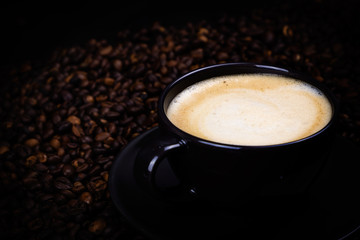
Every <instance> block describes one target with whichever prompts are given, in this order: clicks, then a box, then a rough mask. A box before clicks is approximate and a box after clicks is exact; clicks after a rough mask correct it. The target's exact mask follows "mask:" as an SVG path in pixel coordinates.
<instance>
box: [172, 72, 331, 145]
mask: <svg viewBox="0 0 360 240" xmlns="http://www.w3.org/2000/svg"><path fill="white" fill-rule="evenodd" d="M331 115H332V108H331V105H330V103H329V101H328V99H327V98H326V97H325V96H324V94H323V93H322V92H321V91H320V90H318V89H317V88H315V87H313V86H312V85H310V84H308V83H305V82H303V81H300V80H296V79H292V78H287V77H282V76H278V75H264V74H241V75H229V76H222V77H215V78H211V79H207V80H204V81H201V82H198V83H196V84H194V85H192V86H190V87H188V88H186V89H184V90H183V91H182V92H180V93H179V94H178V95H177V96H176V97H175V98H174V99H173V100H172V101H171V103H170V105H169V107H168V109H167V117H168V118H169V119H170V121H171V122H172V123H173V124H174V125H175V126H177V127H178V128H180V129H182V130H183V131H185V132H187V133H189V134H191V135H194V136H196V137H199V138H202V139H206V140H210V141H213V142H218V143H225V144H234V145H250V146H259V145H274V144H281V143H286V142H292V141H296V140H299V139H302V138H305V137H307V136H310V135H312V134H314V133H316V132H318V131H319V130H321V129H322V128H323V127H324V126H325V125H326V124H327V123H328V122H329V121H330V119H331Z"/></svg>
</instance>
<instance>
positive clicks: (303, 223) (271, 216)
mask: <svg viewBox="0 0 360 240" xmlns="http://www.w3.org/2000/svg"><path fill="white" fill-rule="evenodd" d="M161 134H162V133H161V130H160V129H159V128H158V127H156V128H153V129H151V130H149V131H147V132H145V133H144V134H142V135H140V136H139V137H137V138H136V139H134V140H133V141H131V142H130V143H129V144H128V145H127V146H126V147H125V148H124V149H123V150H122V151H121V152H120V153H119V154H118V155H117V157H116V159H115V161H114V163H113V166H112V169H111V172H110V176H109V187H110V194H111V198H112V200H113V202H114V204H115V206H116V207H117V209H118V210H119V212H120V213H121V215H122V217H123V218H125V219H126V220H127V221H128V222H129V223H131V225H132V226H133V227H134V228H136V229H137V230H138V231H140V232H142V233H143V234H144V235H145V236H146V237H148V238H149V239H154V240H184V239H187V240H199V239H208V240H209V239H211V240H223V239H247V240H252V239H254V240H258V239H277V240H289V239H292V240H300V239H301V240H303V239H316V240H317V239H328V240H345V239H346V240H352V239H358V238H357V237H359V236H360V217H359V216H360V204H359V202H360V194H359V189H360V174H358V171H359V170H358V169H359V168H360V162H359V161H358V156H359V154H360V149H359V147H358V146H355V145H354V144H352V143H351V142H349V141H347V140H346V139H343V138H336V139H335V142H334V147H332V146H329V149H328V151H329V156H328V157H327V158H326V164H325V165H324V167H323V169H322V170H321V171H320V174H319V175H318V176H317V177H316V178H315V180H314V182H313V184H311V186H310V187H309V189H308V191H306V193H303V194H297V195H287V196H281V195H272V196H262V197H260V196H259V197H256V198H254V199H253V201H252V202H251V203H250V204H248V205H247V207H246V208H238V207H237V206H235V205H222V206H214V205H213V204H212V202H210V201H207V200H206V199H201V198H196V199H194V200H193V201H176V202H175V201H164V199H162V198H159V197H157V196H154V195H153V194H149V193H148V192H147V191H145V190H144V188H143V186H141V185H140V184H139V181H138V180H137V179H136V178H135V174H134V173H135V172H138V171H140V170H141V169H137V167H136V165H135V162H137V156H138V153H139V151H141V149H142V148H144V147H146V146H148V144H149V142H156V141H157V140H158V139H159V137H160V136H161ZM156 182H157V185H158V186H159V187H161V188H168V187H170V186H174V185H178V184H179V179H178V178H177V177H176V176H175V174H174V172H173V171H172V169H171V167H170V165H169V162H168V160H167V159H164V160H163V161H162V162H161V163H160V164H159V167H158V170H157V175H156Z"/></svg>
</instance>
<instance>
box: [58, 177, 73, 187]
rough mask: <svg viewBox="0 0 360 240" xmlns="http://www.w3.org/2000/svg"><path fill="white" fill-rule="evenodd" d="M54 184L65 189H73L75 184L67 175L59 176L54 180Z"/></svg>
mask: <svg viewBox="0 0 360 240" xmlns="http://www.w3.org/2000/svg"><path fill="white" fill-rule="evenodd" d="M54 186H55V187H56V188H57V189H59V190H65V189H71V188H72V187H73V184H72V182H71V181H70V180H69V179H68V178H66V177H58V178H56V179H55V181H54Z"/></svg>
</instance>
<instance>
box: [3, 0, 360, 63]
mask: <svg viewBox="0 0 360 240" xmlns="http://www.w3.org/2000/svg"><path fill="white" fill-rule="evenodd" d="M313 2H315V4H313ZM310 3H312V4H310ZM316 3H318V6H319V7H318V9H315V10H314V9H313V8H314V5H315V8H316ZM284 4H288V5H291V7H292V8H295V9H298V11H299V12H303V14H312V15H314V12H315V14H316V11H319V18H323V19H319V21H334V27H335V28H338V29H337V30H338V33H339V34H342V35H344V39H345V40H344V41H346V39H352V40H354V38H355V36H356V35H358V33H359V27H358V25H357V23H360V21H359V14H358V10H359V7H358V5H359V4H357V3H356V1H352V0H345V1H339V0H293V1H285V0H272V1H264V0H251V1H244V0H221V1H204V0H201V1H195V0H192V1H191V0H182V1H148V0H136V1H134V0H132V1H123V0H121V1H119V0H118V1H109V0H105V1H83V0H80V1H70V0H64V1H25V0H15V1H6V2H5V3H1V5H0V31H1V34H0V35H1V40H0V41H1V45H0V46H1V48H0V51H1V61H0V65H1V66H9V65H12V64H18V63H20V62H23V61H25V60H34V59H41V58H44V57H46V56H48V54H49V53H50V52H51V51H53V50H54V48H56V47H57V46H68V45H74V44H81V43H84V42H86V41H87V40H88V39H90V38H109V37H110V38H111V37H112V36H114V35H115V34H116V32H118V31H120V30H122V29H124V28H134V27H135V28H136V27H140V26H141V27H142V26H146V25H147V24H151V22H152V21H154V20H163V21H164V20H165V21H166V22H167V23H169V22H170V23H172V24H176V23H177V22H181V21H183V20H186V21H188V20H192V19H194V20H197V19H207V20H209V19H210V20H211V19H212V18H216V17H217V16H220V15H221V14H224V13H230V14H240V13H241V12H243V11H249V10H251V9H252V8H255V7H256V8H259V7H260V8H263V9H265V10H269V11H272V10H273V9H274V7H278V6H281V5H284ZM320 6H321V7H320ZM280 14H281V13H280ZM324 16H325V18H324ZM339 22H340V23H341V24H338V23H339ZM354 41H355V40H354Z"/></svg>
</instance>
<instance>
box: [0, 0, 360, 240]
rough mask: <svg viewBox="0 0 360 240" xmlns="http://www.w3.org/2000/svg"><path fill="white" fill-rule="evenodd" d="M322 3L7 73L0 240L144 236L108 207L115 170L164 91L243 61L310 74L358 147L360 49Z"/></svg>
mask: <svg viewBox="0 0 360 240" xmlns="http://www.w3.org/2000/svg"><path fill="white" fill-rule="evenodd" d="M317 2H318V3H314V6H313V8H309V11H308V12H307V14H303V13H300V12H297V11H296V9H294V8H291V7H290V6H289V5H284V6H282V7H279V8H277V9H273V10H262V9H258V8H254V9H250V10H247V11H245V10H244V11H241V12H238V13H236V14H235V15H232V14H227V15H223V16H219V17H218V18H216V19H212V20H208V21H206V20H202V21H201V20H199V21H194V22H187V21H184V22H183V23H182V24H177V25H171V23H167V22H166V21H165V23H162V22H160V21H159V22H153V23H151V24H150V25H149V26H147V27H141V28H136V29H119V32H118V34H117V36H114V37H113V38H112V39H107V40H105V39H103V40H99V39H90V40H89V41H87V42H84V43H83V44H82V45H77V46H69V47H62V48H58V49H57V50H54V52H53V54H52V56H51V58H50V59H49V60H48V61H45V62H42V63H41V64H36V63H35V62H26V63H24V64H23V65H22V66H20V67H18V68H14V69H13V70H11V71H9V72H8V73H7V74H6V79H7V81H6V84H5V82H4V87H1V90H0V93H1V94H0V98H1V99H0V189H1V191H2V193H1V199H0V234H3V235H4V236H5V237H3V236H0V238H2V239H3V238H4V239H53V238H55V239H97V238H101V239H108V238H109V239H115V238H116V237H118V238H119V239H121V238H123V239H143V237H142V236H141V234H138V233H133V232H132V231H131V230H129V229H130V228H128V226H127V225H126V223H124V222H123V221H122V220H121V216H119V214H118V213H117V211H116V210H115V207H114V206H113V204H112V203H111V200H110V196H109V191H108V180H109V171H110V169H111V166H112V163H113V161H114V159H115V155H116V154H117V153H118V152H119V151H120V150H121V149H123V148H124V146H126V144H127V143H128V142H129V141H130V140H131V139H133V138H134V137H136V136H138V135H139V134H141V133H143V132H144V131H146V130H147V129H150V128H152V127H154V126H156V125H157V107H158V106H157V104H158V98H159V95H160V93H161V91H162V90H163V89H164V88H165V87H166V85H168V84H169V83H170V82H172V81H173V80H175V79H176V78H178V77H179V76H181V75H183V74H185V73H187V72H189V71H191V70H194V69H197V68H199V67H203V66H207V65H211V64H216V63H224V62H239V61H243V62H257V63H264V64H273V65H278V66H285V67H290V68H294V69H295V70H298V71H301V72H305V73H308V74H310V75H312V76H313V77H314V78H316V79H317V80H318V81H321V82H323V83H324V84H326V85H327V86H328V87H329V88H331V89H332V90H333V92H334V93H335V95H336V96H337V97H338V98H340V99H341V104H342V105H341V106H342V107H341V113H340V119H339V130H338V131H339V133H338V134H340V135H342V136H344V137H346V138H348V139H350V140H352V141H354V142H357V143H359V142H360V134H359V132H360V108H359V106H360V103H359V93H358V92H359V84H360V83H359V81H358V79H357V78H356V76H359V75H360V73H359V68H358V67H357V66H358V65H359V62H358V61H359V60H358V55H359V52H358V47H357V42H356V41H355V40H352V38H350V37H349V38H348V39H346V40H345V41H346V42H344V40H343V39H344V35H343V34H340V33H341V29H342V25H341V23H338V22H336V20H335V19H334V18H332V17H331V18H329V17H328V18H324V19H327V20H329V21H324V22H319V21H317V20H318V19H323V18H322V17H321V16H322V15H325V16H328V15H330V16H332V15H331V13H332V12H331V11H330V12H326V11H323V8H324V7H326V6H327V5H326V6H324V5H325V3H321V1H317ZM274 8H276V7H274ZM320 10H322V11H320ZM330 10H331V9H330ZM333 11H334V10H333ZM319 14H320V16H319ZM321 14H322V15H321ZM331 19H334V20H331Z"/></svg>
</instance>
